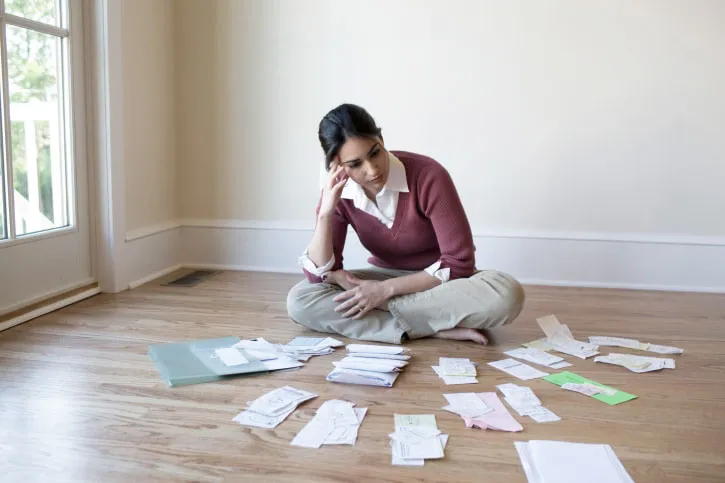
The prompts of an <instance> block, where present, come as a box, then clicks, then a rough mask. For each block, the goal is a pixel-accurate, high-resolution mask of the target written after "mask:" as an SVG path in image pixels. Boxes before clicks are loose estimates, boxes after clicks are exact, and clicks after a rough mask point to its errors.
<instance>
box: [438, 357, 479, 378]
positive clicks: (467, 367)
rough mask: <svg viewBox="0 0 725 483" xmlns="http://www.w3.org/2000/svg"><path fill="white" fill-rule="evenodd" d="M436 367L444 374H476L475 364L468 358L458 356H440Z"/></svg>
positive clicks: (471, 375)
mask: <svg viewBox="0 0 725 483" xmlns="http://www.w3.org/2000/svg"><path fill="white" fill-rule="evenodd" d="M438 367H440V368H441V371H443V374H444V375H446V376H470V377H474V376H475V375H476V366H474V365H473V363H472V362H471V361H470V359H464V358H460V357H440V358H439V360H438Z"/></svg>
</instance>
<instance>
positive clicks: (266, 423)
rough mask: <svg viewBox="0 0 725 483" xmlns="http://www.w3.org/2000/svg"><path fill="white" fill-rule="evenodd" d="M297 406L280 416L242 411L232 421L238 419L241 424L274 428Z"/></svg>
mask: <svg viewBox="0 0 725 483" xmlns="http://www.w3.org/2000/svg"><path fill="white" fill-rule="evenodd" d="M295 408H296V406H295V407H292V408H291V409H290V410H289V411H286V412H284V413H282V414H280V415H279V416H266V415H264V414H259V413H255V412H252V411H248V410H246V411H242V412H241V413H239V414H237V415H236V416H235V417H234V418H233V419H232V421H236V422H237V423H239V424H243V425H244V426H253V427H256V428H265V429H272V428H276V427H277V426H279V424H280V423H281V422H282V421H284V420H285V419H287V416H289V415H290V414H292V412H293V411H294V410H295Z"/></svg>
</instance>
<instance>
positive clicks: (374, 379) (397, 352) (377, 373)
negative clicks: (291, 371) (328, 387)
mask: <svg viewBox="0 0 725 483" xmlns="http://www.w3.org/2000/svg"><path fill="white" fill-rule="evenodd" d="M347 352H348V356H347V357H345V358H344V359H342V360H341V361H336V362H333V363H332V364H333V365H334V366H335V368H334V369H333V370H332V372H330V373H329V374H328V375H327V378H326V379H327V380H328V381H330V382H338V383H342V384H362V385H367V386H380V387H392V386H393V384H394V383H395V380H396V379H397V378H398V375H399V374H400V372H401V371H402V370H403V368H404V367H405V366H407V365H408V361H407V359H409V358H410V356H408V355H404V354H402V352H404V349H403V348H402V347H401V346H377V345H369V344H350V345H348V346H347ZM401 356H404V357H405V359H401V358H400V357H401Z"/></svg>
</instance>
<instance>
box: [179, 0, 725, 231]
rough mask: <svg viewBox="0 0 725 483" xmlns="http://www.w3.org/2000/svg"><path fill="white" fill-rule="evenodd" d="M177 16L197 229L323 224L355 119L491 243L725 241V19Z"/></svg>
mask: <svg viewBox="0 0 725 483" xmlns="http://www.w3.org/2000/svg"><path fill="white" fill-rule="evenodd" d="M177 8H178V9H180V10H181V12H182V13H181V16H180V17H181V22H182V23H185V24H187V25H186V32H191V29H192V28H195V29H196V30H195V33H194V34H193V35H188V34H186V33H185V34H184V35H182V36H181V37H179V36H177V38H176V40H177V46H179V47H180V48H179V50H178V52H180V53H181V54H179V56H178V57H177V61H178V62H179V66H178V67H179V69H180V70H179V72H180V77H179V79H180V80H181V82H182V83H181V88H180V91H179V93H178V95H177V99H179V100H182V102H187V101H188V103H186V104H184V108H185V112H184V115H183V116H182V118H183V119H184V121H183V123H182V126H181V128H180V131H179V138H180V140H181V143H182V146H184V147H183V148H181V149H180V160H181V178H180V179H181V182H180V189H181V190H182V191H184V193H185V197H184V200H183V201H182V203H181V212H182V216H183V217H186V218H214V219H217V218H224V219H239V220H267V221H291V222H301V221H309V220H311V219H312V217H313V212H314V206H315V201H316V198H317V175H318V171H317V167H318V163H319V162H320V159H321V152H320V149H319V147H318V144H317V139H316V128H317V122H318V121H319V119H320V117H321V116H322V115H323V114H324V113H325V112H326V110H328V109H329V108H331V107H334V106H335V105H337V104H338V103H340V102H344V101H351V102H357V103H360V104H362V105H363V106H365V107H367V108H369V110H370V111H371V112H372V113H373V115H374V116H375V117H376V118H377V120H378V121H379V123H380V124H381V125H382V126H383V129H384V133H385V134H386V140H387V143H388V146H389V147H391V148H399V149H408V150H413V151H419V152H423V153H427V154H430V155H432V156H434V157H436V158H437V159H438V160H439V161H440V162H442V163H443V164H445V165H446V166H447V167H448V168H449V170H450V171H451V173H452V174H453V176H454V179H455V180H456V182H457V184H458V187H459V189H460V192H461V196H462V197H463V199H464V202H465V205H466V208H467V210H468V213H469V215H470V218H471V222H472V224H473V225H474V229H475V230H476V231H478V232H480V233H484V232H485V233H491V232H497V233H498V232H506V233H509V232H527V233H528V232H547V233H551V232H555V233H557V232H585V233H589V232H597V233H601V234H609V235H614V234H621V233H636V234H646V235H687V236H725V217H721V216H717V215H718V214H719V211H720V209H721V208H722V207H723V206H725V190H723V189H722V181H723V180H724V179H725V136H723V135H722V132H723V124H722V122H723V121H722V120H723V118H725V94H723V89H722V86H723V85H725V56H724V55H722V48H723V46H724V45H725V29H723V28H722V20H723V19H724V18H725V3H723V2H720V1H698V2H681V1H679V0H677V1H675V0H667V1H663V0H640V1H638V2H630V1H625V0H602V1H589V2H578V1H562V0H559V1H553V2H523V1H512V2H501V1H494V0H490V1H482V0H458V1H449V2H440V1H435V0H432V1H421V0H410V1H401V0H397V1H389V0H384V1H367V2H347V1H335V0H308V1H305V2H287V1H284V0H264V1H261V0H217V1H214V2H194V1H193V0H192V1H182V2H179V3H178V4H177ZM199 42H201V44H199Z"/></svg>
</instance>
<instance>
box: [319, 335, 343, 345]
mask: <svg viewBox="0 0 725 483" xmlns="http://www.w3.org/2000/svg"><path fill="white" fill-rule="evenodd" d="M317 345H318V346H322V347H342V346H344V345H345V343H344V342H343V341H341V340H337V339H334V338H332V337H325V338H324V339H322V342H318V343H317Z"/></svg>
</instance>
